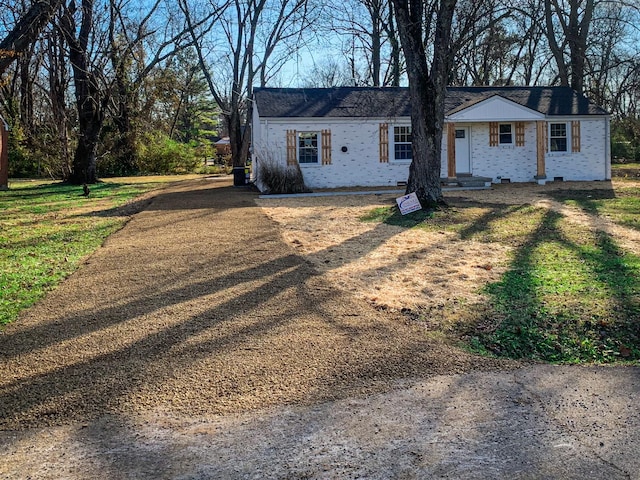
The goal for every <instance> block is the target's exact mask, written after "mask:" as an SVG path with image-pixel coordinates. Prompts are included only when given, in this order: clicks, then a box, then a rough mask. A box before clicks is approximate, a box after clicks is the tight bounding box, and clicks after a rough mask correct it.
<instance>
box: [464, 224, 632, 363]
mask: <svg viewBox="0 0 640 480" xmlns="http://www.w3.org/2000/svg"><path fill="white" fill-rule="evenodd" d="M563 218H564V217H563V216H562V215H561V214H559V213H557V212H553V211H548V212H547V213H546V214H545V215H544V217H543V219H542V221H541V222H540V223H539V225H538V227H537V228H536V230H535V231H534V232H532V233H531V234H530V235H529V236H528V238H527V240H526V241H525V242H524V243H523V244H522V245H520V246H519V247H518V248H517V250H516V251H515V253H514V256H513V259H512V261H511V265H510V268H509V270H508V271H507V272H506V273H505V274H504V275H503V278H502V280H501V281H499V282H497V283H494V284H490V285H488V286H487V287H486V288H485V289H484V290H485V292H486V293H487V294H488V295H489V297H490V304H491V307H492V310H493V314H491V313H490V315H492V317H493V318H491V319H489V322H488V323H490V324H493V326H492V327H491V328H490V329H489V330H490V331H489V332H475V333H476V335H475V340H473V341H474V342H478V343H479V345H478V344H476V346H478V347H480V348H486V349H488V350H489V351H491V352H493V353H495V354H497V355H500V356H506V357H510V358H532V359H539V360H546V361H552V362H582V361H587V362H588V361H612V360H619V359H621V360H625V359H627V360H633V359H638V358H640V336H639V335H638V334H639V330H638V321H637V319H638V314H639V313H640V309H639V307H638V296H639V294H640V281H639V280H638V278H639V277H638V273H639V272H640V262H639V261H638V258H637V257H635V256H633V255H630V254H627V253H624V252H623V251H622V250H621V249H620V248H619V247H618V246H617V245H616V243H615V241H614V240H613V238H612V237H611V236H609V235H608V234H606V233H605V232H601V231H598V232H597V233H596V240H595V243H593V242H592V241H591V240H590V238H589V235H588V234H585V238H584V239H580V238H579V237H575V236H574V235H575V232H572V235H568V234H567V232H566V231H565V230H563V228H562V225H561V222H562V219H563ZM565 228H566V227H565ZM571 228H574V227H571ZM575 228H578V227H575ZM572 236H573V238H572ZM485 324H486V323H485Z"/></svg>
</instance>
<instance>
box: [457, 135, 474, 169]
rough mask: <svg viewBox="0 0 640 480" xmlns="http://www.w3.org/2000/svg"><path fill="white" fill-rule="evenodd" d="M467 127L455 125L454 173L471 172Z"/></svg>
mask: <svg viewBox="0 0 640 480" xmlns="http://www.w3.org/2000/svg"><path fill="white" fill-rule="evenodd" d="M470 141H471V139H470V129H469V127H456V173H471V148H470Z"/></svg>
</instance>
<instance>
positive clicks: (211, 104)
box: [0, 0, 640, 201]
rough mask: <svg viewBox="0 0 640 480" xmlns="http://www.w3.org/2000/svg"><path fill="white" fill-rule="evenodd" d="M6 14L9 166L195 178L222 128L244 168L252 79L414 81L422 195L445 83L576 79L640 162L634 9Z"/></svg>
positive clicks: (66, 5)
mask: <svg viewBox="0 0 640 480" xmlns="http://www.w3.org/2000/svg"><path fill="white" fill-rule="evenodd" d="M0 16H1V19H0V22H1V23H0V25H1V27H0V28H2V33H0V37H1V41H0V73H2V82H1V84H0V102H1V104H0V114H1V115H2V117H3V118H4V119H5V120H6V121H7V123H8V125H9V127H10V129H11V134H10V136H9V169H10V172H9V173H10V174H11V176H50V177H53V178H60V179H64V180H67V181H69V182H71V183H77V184H80V183H93V182H95V181H96V180H97V178H98V177H99V176H109V175H126V174H135V173H142V172H144V173H152V172H157V173H169V172H174V173H175V172H182V171H192V170H193V169H194V168H196V167H197V166H198V165H202V164H203V162H204V159H207V158H211V157H213V156H214V155H215V153H214V148H213V145H212V142H213V141H214V140H215V139H217V138H219V137H220V136H229V137H230V146H231V152H232V159H233V160H232V161H233V165H236V166H240V165H244V163H245V161H246V159H247V157H248V155H249V146H250V145H249V138H250V129H249V125H250V120H251V118H250V117H251V109H250V108H249V107H250V98H251V94H252V89H253V87H254V86H271V87H277V86H285V87H290V86H309V87H311V86H341V85H356V86H359V85H362V86H364V85H371V86H386V85H403V84H407V83H408V85H409V87H410V89H411V91H412V95H415V98H416V102H414V105H416V109H415V110H416V112H415V115H414V118H413V119H412V123H413V125H414V139H415V140H414V148H415V149H416V152H417V151H418V150H420V149H422V150H423V153H421V154H416V155H415V156H414V158H417V159H418V160H416V161H415V162H414V163H416V165H415V166H414V167H412V173H411V175H414V173H413V171H414V169H416V168H418V167H420V161H422V166H421V167H420V168H422V170H423V172H422V173H421V174H420V179H421V180H420V182H421V185H422V186H423V187H424V182H425V178H426V177H425V175H426V176H427V177H428V178H430V179H431V181H430V182H428V183H429V185H431V187H429V189H428V190H430V194H429V195H426V196H425V197H424V198H423V200H429V201H438V199H439V195H438V189H439V185H437V186H436V184H437V183H438V182H437V180H438V179H439V176H440V172H439V168H440V167H439V160H438V161H435V160H437V159H439V149H440V139H441V136H442V118H443V115H444V113H443V111H442V110H441V109H442V98H443V92H444V88H445V86H446V85H461V86H464V85H468V86H471V85H568V86H571V87H572V88H574V89H575V90H577V91H579V92H582V93H584V94H586V95H587V96H588V97H589V98H591V99H592V100H593V101H594V102H596V103H598V104H600V105H602V106H603V107H604V108H606V109H607V110H608V111H610V112H611V113H612V115H613V119H614V122H613V131H612V143H613V145H612V152H613V155H614V157H619V158H621V159H625V160H628V161H640V119H639V118H640V48H639V47H638V45H639V44H640V29H639V25H640V11H639V7H638V6H637V4H636V3H635V2H627V1H625V0H614V1H603V0H540V1H538V0H526V1H522V0H521V1H515V0H514V1H511V0H458V1H455V0H419V1H418V0H345V1H341V2H338V1H330V2H326V1H322V2H321V1H318V0H220V1H217V0H179V1H178V2H169V1H165V0H149V1H146V2H132V1H130V0H33V1H29V0H22V1H19V2H3V9H2V13H1V14H0ZM420 122H422V127H420V128H416V127H417V125H418V124H419V123H420ZM420 159H422V160H420ZM436 164H438V165H436ZM435 169H437V171H436V170H435ZM409 183H410V184H411V183H412V180H411V179H410V180H409ZM413 187H415V188H418V187H419V185H417V184H416V185H413ZM415 188H414V189H415Z"/></svg>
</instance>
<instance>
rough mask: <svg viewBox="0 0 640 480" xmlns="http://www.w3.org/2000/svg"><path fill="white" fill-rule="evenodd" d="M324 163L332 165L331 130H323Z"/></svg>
mask: <svg viewBox="0 0 640 480" xmlns="http://www.w3.org/2000/svg"><path fill="white" fill-rule="evenodd" d="M322 165H331V130H322Z"/></svg>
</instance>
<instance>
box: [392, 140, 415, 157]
mask: <svg viewBox="0 0 640 480" xmlns="http://www.w3.org/2000/svg"><path fill="white" fill-rule="evenodd" d="M394 147H395V157H394V158H395V159H396V160H411V159H412V158H413V157H412V155H411V152H412V149H411V144H410V143H396V144H395V145H394Z"/></svg>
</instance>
